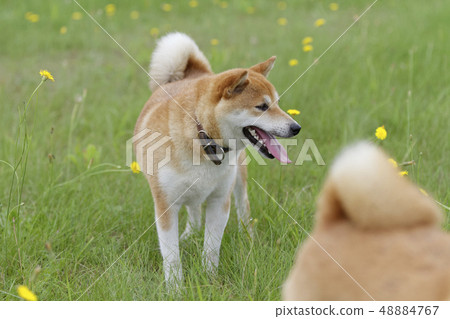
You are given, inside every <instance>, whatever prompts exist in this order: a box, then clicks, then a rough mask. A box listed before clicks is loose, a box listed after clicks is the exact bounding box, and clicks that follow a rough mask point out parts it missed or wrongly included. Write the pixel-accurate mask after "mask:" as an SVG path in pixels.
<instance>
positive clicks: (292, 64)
mask: <svg viewBox="0 0 450 319" xmlns="http://www.w3.org/2000/svg"><path fill="white" fill-rule="evenodd" d="M297 64H298V60H297V59H290V60H289V65H290V66H296V65H297Z"/></svg>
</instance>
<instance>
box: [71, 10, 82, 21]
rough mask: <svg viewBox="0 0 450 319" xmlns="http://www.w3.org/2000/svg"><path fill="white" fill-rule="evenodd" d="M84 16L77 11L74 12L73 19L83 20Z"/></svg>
mask: <svg viewBox="0 0 450 319" xmlns="http://www.w3.org/2000/svg"><path fill="white" fill-rule="evenodd" d="M82 18H83V15H82V14H81V12H79V11H75V12H74V13H72V20H81V19H82Z"/></svg>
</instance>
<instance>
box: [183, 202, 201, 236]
mask: <svg viewBox="0 0 450 319" xmlns="http://www.w3.org/2000/svg"><path fill="white" fill-rule="evenodd" d="M187 211H188V221H187V223H186V228H185V230H184V232H183V234H182V235H181V238H180V240H185V239H186V238H188V237H189V236H191V235H192V234H193V233H194V232H197V231H199V230H200V226H201V222H202V218H201V217H202V206H201V204H198V205H192V206H187Z"/></svg>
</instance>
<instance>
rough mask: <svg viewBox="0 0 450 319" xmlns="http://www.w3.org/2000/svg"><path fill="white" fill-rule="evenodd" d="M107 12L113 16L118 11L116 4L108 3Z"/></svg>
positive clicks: (109, 15)
mask: <svg viewBox="0 0 450 319" xmlns="http://www.w3.org/2000/svg"><path fill="white" fill-rule="evenodd" d="M105 12H106V15H107V16H108V17H112V16H113V15H114V14H115V13H116V5H115V4H112V3H110V4H107V5H106V7H105Z"/></svg>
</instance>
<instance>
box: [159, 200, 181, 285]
mask: <svg viewBox="0 0 450 319" xmlns="http://www.w3.org/2000/svg"><path fill="white" fill-rule="evenodd" d="M155 206H156V212H155V213H156V228H157V230H158V239H159V246H160V249H161V255H162V257H163V266H164V277H165V279H166V283H167V285H168V287H169V288H178V287H179V284H180V283H181V280H182V278H183V275H182V270H181V261H180V248H179V240H178V210H179V209H180V205H178V204H174V205H172V207H170V208H166V209H165V210H162V209H160V208H161V207H159V206H160V205H158V204H157V203H156V205H155Z"/></svg>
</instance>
